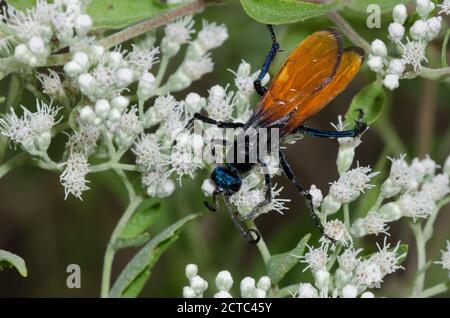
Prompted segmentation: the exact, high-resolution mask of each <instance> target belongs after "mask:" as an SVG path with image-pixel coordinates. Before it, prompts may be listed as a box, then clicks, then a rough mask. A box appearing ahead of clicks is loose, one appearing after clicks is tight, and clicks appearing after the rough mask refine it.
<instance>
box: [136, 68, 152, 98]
mask: <svg viewBox="0 0 450 318" xmlns="http://www.w3.org/2000/svg"><path fill="white" fill-rule="evenodd" d="M155 81H156V79H155V76H153V74H152V73H149V72H144V73H142V75H141V77H140V78H139V84H138V91H137V96H138V98H139V101H140V102H145V101H146V100H147V99H149V98H150V96H152V94H153V91H154V89H155Z"/></svg>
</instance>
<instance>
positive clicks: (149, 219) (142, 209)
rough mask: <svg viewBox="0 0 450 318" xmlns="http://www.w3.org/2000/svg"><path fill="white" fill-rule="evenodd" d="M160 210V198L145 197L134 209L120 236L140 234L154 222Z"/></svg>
mask: <svg viewBox="0 0 450 318" xmlns="http://www.w3.org/2000/svg"><path fill="white" fill-rule="evenodd" d="M160 210H161V200H158V199H154V198H151V199H146V200H144V201H143V202H142V203H141V204H140V205H139V206H138V207H137V209H136V212H135V213H134V214H133V217H132V218H131V219H130V220H129V221H128V223H127V225H126V226H125V228H124V229H123V231H122V235H121V238H133V237H136V236H138V235H139V234H142V233H143V232H144V231H145V230H147V228H148V227H149V226H150V225H152V224H153V222H155V220H156V218H157V217H158V215H159V212H160Z"/></svg>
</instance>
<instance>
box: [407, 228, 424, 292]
mask: <svg viewBox="0 0 450 318" xmlns="http://www.w3.org/2000/svg"><path fill="white" fill-rule="evenodd" d="M411 230H412V232H413V234H414V239H415V241H416V249H417V272H418V273H419V275H417V276H416V279H415V280H414V285H413V291H412V297H418V296H419V295H420V293H421V292H422V290H423V286H424V284H425V272H426V271H425V270H423V269H424V268H425V266H426V252H425V245H426V242H425V239H424V237H423V233H422V229H421V226H420V223H419V224H411Z"/></svg>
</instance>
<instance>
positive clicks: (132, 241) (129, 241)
mask: <svg viewBox="0 0 450 318" xmlns="http://www.w3.org/2000/svg"><path fill="white" fill-rule="evenodd" d="M149 239H150V234H148V233H142V234H140V235H138V236H135V237H130V238H119V239H117V242H116V244H115V246H114V247H115V248H116V249H117V250H120V249H122V248H127V247H138V246H142V245H144V244H145V243H146V242H147V241H148V240H149Z"/></svg>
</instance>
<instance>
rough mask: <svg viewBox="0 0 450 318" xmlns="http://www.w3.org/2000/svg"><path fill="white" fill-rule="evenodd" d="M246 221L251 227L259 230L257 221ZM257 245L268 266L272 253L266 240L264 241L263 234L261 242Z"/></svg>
mask: <svg viewBox="0 0 450 318" xmlns="http://www.w3.org/2000/svg"><path fill="white" fill-rule="evenodd" d="M246 223H247V226H248V227H249V228H254V229H255V230H257V231H258V228H257V227H256V224H255V222H253V221H247V222H246ZM258 232H259V231H258ZM259 233H260V234H261V232H259ZM256 247H257V248H258V250H259V253H260V254H261V256H262V258H263V261H264V264H265V265H266V266H267V264H268V263H269V260H270V257H271V255H270V251H269V249H268V248H267V245H266V242H265V241H264V239H263V237H262V236H261V239H260V240H259V242H258V243H257V244H256Z"/></svg>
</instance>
